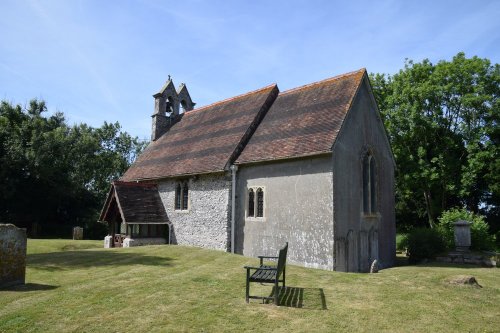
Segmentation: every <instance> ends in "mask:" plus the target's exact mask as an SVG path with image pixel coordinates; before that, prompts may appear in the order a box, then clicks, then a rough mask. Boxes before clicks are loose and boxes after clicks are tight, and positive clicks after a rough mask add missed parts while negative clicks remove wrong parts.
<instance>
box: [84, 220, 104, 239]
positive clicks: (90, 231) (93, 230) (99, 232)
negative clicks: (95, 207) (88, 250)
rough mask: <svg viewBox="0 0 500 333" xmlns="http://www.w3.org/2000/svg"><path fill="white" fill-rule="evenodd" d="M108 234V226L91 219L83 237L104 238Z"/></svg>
mask: <svg viewBox="0 0 500 333" xmlns="http://www.w3.org/2000/svg"><path fill="white" fill-rule="evenodd" d="M107 234H108V226H107V225H106V224H104V223H101V222H96V221H89V222H88V223H87V224H86V225H85V227H84V228H83V238H85V239H104V237H105V236H106V235H107Z"/></svg>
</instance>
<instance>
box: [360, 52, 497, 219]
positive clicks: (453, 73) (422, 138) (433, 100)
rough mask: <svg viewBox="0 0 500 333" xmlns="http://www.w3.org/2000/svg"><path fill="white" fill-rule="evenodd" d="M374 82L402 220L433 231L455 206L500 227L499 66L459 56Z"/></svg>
mask: <svg viewBox="0 0 500 333" xmlns="http://www.w3.org/2000/svg"><path fill="white" fill-rule="evenodd" d="M370 80H371V82H372V86H373V92H374V94H375V98H376V100H377V103H378V105H379V108H380V111H381V113H382V116H383V118H384V122H385V126H386V128H387V131H388V135H389V139H390V141H391V144H392V148H393V152H394V155H395V158H396V163H397V174H396V184H397V185H396V192H397V202H398V203H397V207H396V214H397V218H398V221H399V222H400V223H403V224H413V225H418V224H425V223H426V222H427V223H428V224H429V225H430V226H431V227H432V226H434V225H435V224H436V222H437V218H438V217H439V216H440V214H441V212H443V211H444V210H446V209H449V208H452V207H456V206H458V207H466V208H467V209H468V210H470V211H473V212H476V213H477V212H479V211H482V213H483V214H486V215H487V216H489V217H490V221H497V220H498V210H499V199H500V146H499V143H500V130H499V128H498V121H499V117H500V100H499V95H500V65H499V64H494V65H492V64H491V63H490V61H489V60H488V59H481V58H478V57H472V58H467V57H466V56H465V54H464V53H458V54H457V55H456V56H455V57H453V59H452V60H451V61H444V60H443V61H439V62H438V63H437V64H433V63H431V62H430V61H429V60H427V59H426V60H423V61H422V62H420V63H415V62H413V61H412V60H407V61H406V63H405V66H404V68H403V69H402V70H400V71H399V73H397V74H395V75H384V74H371V75H370Z"/></svg>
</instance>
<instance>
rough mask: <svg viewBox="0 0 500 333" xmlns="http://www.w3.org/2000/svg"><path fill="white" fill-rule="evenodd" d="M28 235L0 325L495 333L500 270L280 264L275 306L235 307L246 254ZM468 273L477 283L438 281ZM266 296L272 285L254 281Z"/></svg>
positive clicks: (10, 328) (1, 299) (6, 328)
mask: <svg viewBox="0 0 500 333" xmlns="http://www.w3.org/2000/svg"><path fill="white" fill-rule="evenodd" d="M102 244H103V243H102V241H99V242H94V241H69V240H29V241H28V267H27V274H26V280H27V281H26V282H27V284H26V285H24V286H18V287H12V288H10V289H8V290H2V291H0V332H235V331H238V332H247V331H255V332H263V331H266V332H267V331H273V332H333V331H335V332H495V331H496V332H499V331H500V329H499V327H500V322H499V309H500V271H499V270H498V269H488V268H476V267H469V266H461V267H453V266H441V267H439V266H433V265H427V266H403V267H396V268H392V269H386V270H382V271H381V272H380V273H378V274H354V273H337V272H329V271H323V270H316V269H306V268H302V267H297V266H293V265H289V266H288V267H287V284H288V285H289V286H290V288H288V289H287V291H286V294H285V295H283V299H282V302H283V304H284V305H285V306H281V307H275V306H274V305H273V304H262V303H260V302H259V301H257V300H253V301H251V303H250V304H246V303H245V274H244V273H245V272H244V270H243V268H242V266H244V265H248V264H251V265H254V264H256V263H257V260H256V259H251V258H246V257H242V256H239V255H232V254H228V253H223V252H219V251H210V250H203V249H199V248H189V247H183V246H168V245H165V246H145V247H137V248H130V249H103V248H101V247H102ZM457 275H474V276H475V277H476V278H477V280H478V282H479V283H480V284H481V285H482V288H474V287H466V286H456V285H450V284H448V283H447V281H448V280H449V279H451V278H452V277H454V276H457ZM253 291H254V292H255V293H257V292H261V293H263V294H267V295H269V294H270V292H271V289H270V287H261V286H259V287H258V288H254V289H253Z"/></svg>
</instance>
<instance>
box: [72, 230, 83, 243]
mask: <svg viewBox="0 0 500 333" xmlns="http://www.w3.org/2000/svg"><path fill="white" fill-rule="evenodd" d="M73 239H74V240H82V239H83V228H81V227H74V228H73Z"/></svg>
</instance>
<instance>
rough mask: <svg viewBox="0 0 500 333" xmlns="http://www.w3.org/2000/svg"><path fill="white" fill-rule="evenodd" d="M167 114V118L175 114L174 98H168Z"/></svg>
mask: <svg viewBox="0 0 500 333" xmlns="http://www.w3.org/2000/svg"><path fill="white" fill-rule="evenodd" d="M165 112H166V114H167V116H170V115H171V114H172V113H173V112H174V100H173V99H172V97H168V98H167V100H166V101H165Z"/></svg>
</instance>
